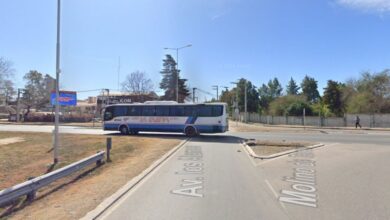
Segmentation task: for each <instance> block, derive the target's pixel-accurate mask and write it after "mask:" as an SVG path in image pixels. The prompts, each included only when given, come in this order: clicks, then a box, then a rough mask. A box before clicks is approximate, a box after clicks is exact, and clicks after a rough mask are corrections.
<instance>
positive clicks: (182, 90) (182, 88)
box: [179, 78, 191, 102]
mask: <svg viewBox="0 0 390 220" xmlns="http://www.w3.org/2000/svg"><path fill="white" fill-rule="evenodd" d="M186 82H187V79H181V78H179V102H184V100H185V99H186V98H187V97H189V96H190V94H191V93H190V90H189V89H188V87H187V85H186Z"/></svg>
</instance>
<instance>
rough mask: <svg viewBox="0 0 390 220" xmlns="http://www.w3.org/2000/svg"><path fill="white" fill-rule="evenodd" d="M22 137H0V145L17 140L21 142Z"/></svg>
mask: <svg viewBox="0 0 390 220" xmlns="http://www.w3.org/2000/svg"><path fill="white" fill-rule="evenodd" d="M23 141H24V139H23V138H21V137H11V138H2V139H0V146H1V145H7V144H13V143H17V142H23Z"/></svg>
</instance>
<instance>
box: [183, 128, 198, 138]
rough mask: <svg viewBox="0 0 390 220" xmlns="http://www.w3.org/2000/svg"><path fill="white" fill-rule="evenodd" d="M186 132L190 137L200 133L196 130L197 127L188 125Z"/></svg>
mask: <svg viewBox="0 0 390 220" xmlns="http://www.w3.org/2000/svg"><path fill="white" fill-rule="evenodd" d="M184 133H185V134H186V135H187V136H188V137H194V136H196V135H197V134H198V132H197V131H196V129H195V128H194V127H192V126H188V127H186V128H185V129H184Z"/></svg>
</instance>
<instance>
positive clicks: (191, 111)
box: [184, 106, 198, 116]
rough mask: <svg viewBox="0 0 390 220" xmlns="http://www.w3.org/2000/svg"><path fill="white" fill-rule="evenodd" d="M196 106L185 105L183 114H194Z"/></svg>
mask: <svg viewBox="0 0 390 220" xmlns="http://www.w3.org/2000/svg"><path fill="white" fill-rule="evenodd" d="M197 107H198V106H185V107H184V115H185V116H196V115H197Z"/></svg>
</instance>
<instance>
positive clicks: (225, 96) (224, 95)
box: [220, 89, 235, 112]
mask: <svg viewBox="0 0 390 220" xmlns="http://www.w3.org/2000/svg"><path fill="white" fill-rule="evenodd" d="M234 97H235V89H232V90H228V89H226V90H222V92H221V96H220V100H221V102H225V103H227V104H228V108H229V111H230V112H232V111H233V109H232V108H233V100H234Z"/></svg>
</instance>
